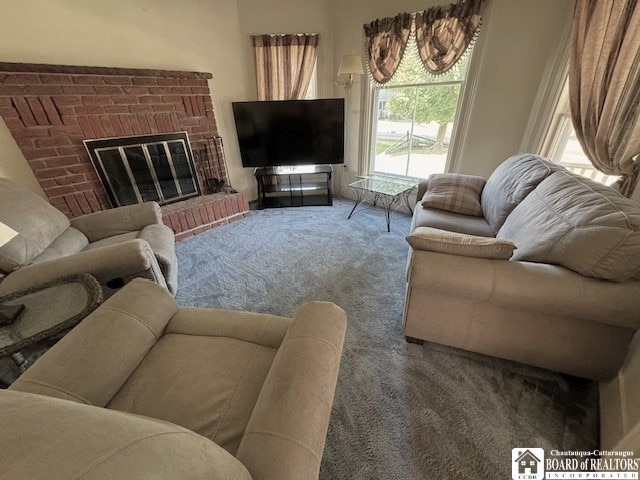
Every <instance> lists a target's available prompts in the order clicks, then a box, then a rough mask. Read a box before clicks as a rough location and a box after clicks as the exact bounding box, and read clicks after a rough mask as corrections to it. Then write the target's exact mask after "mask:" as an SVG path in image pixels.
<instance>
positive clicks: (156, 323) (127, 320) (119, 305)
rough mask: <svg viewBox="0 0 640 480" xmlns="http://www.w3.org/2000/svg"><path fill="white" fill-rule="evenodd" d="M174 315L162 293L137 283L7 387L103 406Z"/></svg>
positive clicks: (166, 294) (172, 302) (168, 296)
mask: <svg viewBox="0 0 640 480" xmlns="http://www.w3.org/2000/svg"><path fill="white" fill-rule="evenodd" d="M177 311H178V305H177V304H176V302H175V300H174V299H173V297H172V296H171V294H170V293H169V292H168V291H167V290H165V289H164V288H162V287H160V286H158V285H156V284H154V283H152V282H150V281H148V280H142V279H136V280H134V281H132V282H131V283H130V284H129V286H128V287H127V288H125V289H122V290H120V291H119V292H118V293H116V294H115V295H114V296H113V297H111V298H110V299H108V300H107V301H106V302H105V303H103V304H102V305H101V306H100V307H98V309H97V310H95V311H94V312H93V313H91V314H90V315H89V316H88V317H87V318H85V319H84V320H83V321H82V322H80V324H78V325H77V326H76V327H75V328H74V329H73V330H72V331H71V332H70V333H68V334H67V335H65V336H64V337H63V338H62V340H60V341H59V342H58V343H56V344H55V345H54V346H53V347H52V348H51V349H49V350H48V351H47V353H45V354H44V355H43V356H42V358H40V359H38V361H37V362H36V363H34V364H33V366H32V367H31V368H29V370H27V371H26V372H25V373H24V374H22V375H21V376H20V377H19V378H18V380H16V381H15V382H14V383H13V384H12V385H11V387H10V388H11V390H18V391H22V392H29V393H37V394H40V395H47V396H50V397H57V398H62V399H65V400H72V401H75V402H79V403H85V404H88V405H95V406H98V407H105V406H106V405H107V404H108V403H109V401H110V400H111V399H112V398H113V396H114V395H115V394H116V393H117V392H118V390H120V388H121V387H122V385H123V384H124V383H125V381H126V380H127V379H128V378H129V377H130V376H131V374H132V373H133V371H134V370H135V369H136V368H137V367H138V365H139V364H140V362H141V361H142V359H143V358H144V357H145V355H146V354H147V352H148V351H149V350H150V349H151V347H153V345H155V343H156V342H157V341H158V339H159V338H160V337H161V336H162V334H163V332H164V330H165V328H166V326H167V323H169V320H170V319H171V317H172V316H173V315H174V314H175V313H176V312H177Z"/></svg>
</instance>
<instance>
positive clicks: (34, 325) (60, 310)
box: [0, 274, 102, 371]
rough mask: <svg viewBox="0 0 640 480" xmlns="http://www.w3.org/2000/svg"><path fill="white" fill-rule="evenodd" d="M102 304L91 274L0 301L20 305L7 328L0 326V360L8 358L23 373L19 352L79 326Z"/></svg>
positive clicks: (46, 285)
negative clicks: (18, 310) (22, 306)
mask: <svg viewBox="0 0 640 480" xmlns="http://www.w3.org/2000/svg"><path fill="white" fill-rule="evenodd" d="M101 302H102V288H101V287H100V284H99V283H98V281H97V280H96V279H95V278H93V277H92V276H91V275H88V274H82V275H71V276H68V277H64V278H60V279H59V280H56V281H54V282H50V283H47V284H44V285H39V286H37V287H34V288H30V289H28V290H24V291H22V292H17V293H13V294H11V295H8V296H6V297H2V298H0V303H1V304H3V305H6V306H13V305H24V310H23V311H22V313H21V314H20V316H18V318H17V319H16V320H15V321H14V322H13V323H12V324H10V325H5V326H2V327H0V357H4V356H8V355H10V356H11V358H12V359H13V361H14V362H15V363H16V364H17V365H18V367H20V370H21V371H24V370H26V368H27V366H28V365H27V362H26V361H25V359H24V356H23V355H22V354H21V353H20V350H22V349H24V348H27V347H30V346H31V345H33V344H35V343H37V342H39V341H41V340H45V339H48V338H51V337H53V336H55V335H57V334H59V333H62V332H64V331H65V330H69V329H71V328H72V327H74V326H75V325H76V324H78V323H80V321H81V320H82V319H84V317H86V316H87V315H88V314H89V313H91V312H92V311H93V310H94V309H95V308H96V307H97V306H98V305H100V303H101Z"/></svg>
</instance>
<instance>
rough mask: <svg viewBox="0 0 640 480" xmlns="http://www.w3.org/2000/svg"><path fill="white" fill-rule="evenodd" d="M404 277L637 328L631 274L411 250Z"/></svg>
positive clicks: (440, 289) (637, 296)
mask: <svg viewBox="0 0 640 480" xmlns="http://www.w3.org/2000/svg"><path fill="white" fill-rule="evenodd" d="M409 282H410V285H411V287H412V288H418V289H422V290H428V291H430V292H437V293H441V294H445V295H454V296H459V297H462V298H467V299H470V300H475V301H478V302H483V301H487V302H493V303H497V304H500V305H505V306H510V307H516V308H528V309H532V310H537V311H539V312H549V313H553V314H555V315H565V316H568V317H578V318H585V319H589V320H592V321H594V322H598V323H604V324H608V325H616V326H620V327H627V328H635V329H638V328H640V316H638V311H640V281H637V280H629V281H627V282H623V283H615V282H609V281H606V280H598V279H595V278H589V277H583V276H582V275H580V274H578V273H576V272H573V271H571V270H569V269H567V268H564V267H560V266H558V265H549V264H545V263H530V262H520V261H513V260H491V259H486V258H473V257H462V256H459V255H449V254H444V253H436V252H427V251H421V250H416V251H414V252H413V254H412V255H411V260H410V265H409Z"/></svg>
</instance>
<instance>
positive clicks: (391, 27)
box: [364, 13, 413, 84]
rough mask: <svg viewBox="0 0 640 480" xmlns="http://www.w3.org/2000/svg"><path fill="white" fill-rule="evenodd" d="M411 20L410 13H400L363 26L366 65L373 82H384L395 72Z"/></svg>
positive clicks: (407, 37)
mask: <svg viewBox="0 0 640 480" xmlns="http://www.w3.org/2000/svg"><path fill="white" fill-rule="evenodd" d="M412 22H413V19H412V18H411V14H410V13H400V14H398V15H396V16H395V17H393V18H383V19H378V20H374V21H373V22H371V23H369V24H366V25H365V26H364V33H365V36H366V43H365V49H366V51H367V56H368V57H369V58H368V59H369V61H368V65H367V66H368V68H369V72H370V73H371V78H373V80H374V81H375V82H377V83H379V84H384V83H386V82H388V81H389V80H391V77H393V74H394V73H396V70H397V69H398V65H400V60H402V56H403V55H404V49H405V48H406V47H407V42H408V41H409V36H410V35H411V24H412Z"/></svg>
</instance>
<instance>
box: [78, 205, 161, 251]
mask: <svg viewBox="0 0 640 480" xmlns="http://www.w3.org/2000/svg"><path fill="white" fill-rule="evenodd" d="M161 223H162V211H161V210H160V205H158V204H157V203H156V202H145V203H139V204H136V205H128V206H126V207H119V208H112V209H110V210H104V211H102V212H96V213H90V214H88V215H82V216H81V217H76V218H73V219H71V226H72V227H73V228H76V229H78V230H80V231H81V232H82V233H84V234H85V235H86V237H87V238H88V239H89V241H90V242H96V241H98V240H102V239H103V238H107V237H113V236H114V235H120V234H123V233H128V232H137V231H138V230H142V229H143V228H144V227H146V226H147V225H153V224H161Z"/></svg>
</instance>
